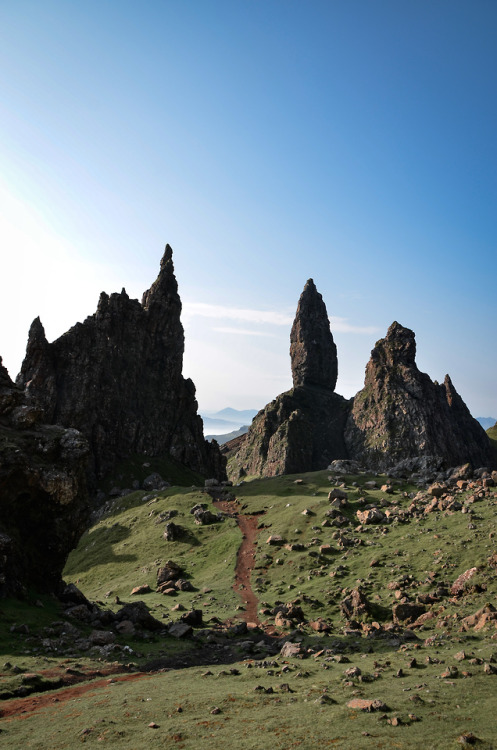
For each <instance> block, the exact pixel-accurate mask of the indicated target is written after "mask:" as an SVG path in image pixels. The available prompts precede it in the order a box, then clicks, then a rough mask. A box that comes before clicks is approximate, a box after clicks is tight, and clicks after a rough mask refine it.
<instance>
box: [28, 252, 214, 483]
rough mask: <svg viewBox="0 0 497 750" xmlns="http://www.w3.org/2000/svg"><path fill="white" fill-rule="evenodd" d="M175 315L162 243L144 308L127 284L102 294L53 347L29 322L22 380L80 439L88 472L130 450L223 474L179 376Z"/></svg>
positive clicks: (188, 384)
mask: <svg viewBox="0 0 497 750" xmlns="http://www.w3.org/2000/svg"><path fill="white" fill-rule="evenodd" d="M180 314H181V300H180V298H179V294H178V284H177V282H176V278H175V275H174V267H173V261H172V250H171V247H170V246H169V245H167V246H166V249H165V252H164V255H163V258H162V261H161V266H160V271H159V275H158V277H157V279H156V280H155V281H154V283H153V284H152V286H151V287H150V289H149V290H148V291H146V292H145V294H144V295H143V300H142V303H141V304H140V303H139V302H138V300H133V299H130V298H129V297H128V295H127V294H126V292H125V291H124V289H123V291H122V292H121V293H120V294H117V293H115V294H111V295H110V296H109V295H107V294H105V293H102V294H101V296H100V300H99V303H98V308H97V312H96V313H95V314H94V315H92V316H90V317H88V318H87V319H86V320H85V321H84V323H78V324H77V325H75V326H74V327H73V328H71V329H70V330H69V331H67V333H65V334H64V335H63V336H61V337H60V338H59V339H57V340H56V341H54V342H52V343H50V344H49V343H48V342H47V341H46V339H45V337H44V332H43V327H42V326H41V323H40V322H39V321H35V322H34V324H33V326H32V329H31V331H30V339H29V343H28V349H27V352H26V358H25V360H24V362H23V365H22V370H21V375H20V376H19V380H18V383H19V385H21V386H23V387H24V388H25V389H26V394H27V396H28V398H30V399H31V400H32V401H33V402H34V404H35V405H36V406H38V407H41V408H42V409H43V412H44V415H45V419H46V420H47V421H49V422H50V423H56V424H61V425H64V426H67V427H76V428H77V429H79V430H81V432H83V434H84V435H86V437H87V438H88V440H89V442H90V446H91V449H92V457H93V470H94V476H96V477H102V476H104V475H105V474H106V473H108V472H109V471H110V470H112V468H113V467H114V465H115V464H116V462H117V461H118V460H120V459H125V458H128V457H130V456H132V455H136V454H138V455H149V456H163V455H167V454H169V455H171V456H173V457H174V458H175V459H177V460H178V461H180V462H181V463H183V464H185V465H186V466H188V467H189V468H190V469H192V470H194V471H197V472H198V473H200V474H204V475H207V476H218V477H219V478H222V477H223V475H224V466H223V460H222V458H221V456H220V454H219V450H218V448H217V446H214V445H212V444H211V443H207V442H206V441H205V440H204V437H203V432H202V420H201V419H200V417H199V416H198V415H197V402H196V400H195V386H194V385H193V383H192V381H191V380H185V378H183V375H182V366H183V352H184V332H183V326H182V324H181V320H180ZM35 386H36V387H35ZM48 386H49V387H48Z"/></svg>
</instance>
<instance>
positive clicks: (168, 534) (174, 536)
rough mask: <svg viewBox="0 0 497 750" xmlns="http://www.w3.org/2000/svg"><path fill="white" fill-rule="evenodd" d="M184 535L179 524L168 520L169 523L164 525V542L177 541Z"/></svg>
mask: <svg viewBox="0 0 497 750" xmlns="http://www.w3.org/2000/svg"><path fill="white" fill-rule="evenodd" d="M184 535H185V530H184V528H183V527H182V526H179V525H178V524H176V523H174V522H173V521H169V523H166V525H165V527H164V534H163V537H164V539H165V540H166V542H177V541H178V540H180V539H181V538H182V537H184Z"/></svg>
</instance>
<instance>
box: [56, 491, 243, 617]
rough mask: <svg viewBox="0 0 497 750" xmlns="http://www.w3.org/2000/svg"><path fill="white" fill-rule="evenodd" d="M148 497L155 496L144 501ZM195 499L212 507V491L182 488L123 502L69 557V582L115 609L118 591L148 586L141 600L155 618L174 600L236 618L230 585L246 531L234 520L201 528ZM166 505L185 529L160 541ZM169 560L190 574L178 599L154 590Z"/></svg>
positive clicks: (126, 596) (124, 596)
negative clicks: (195, 514) (174, 537)
mask: <svg viewBox="0 0 497 750" xmlns="http://www.w3.org/2000/svg"><path fill="white" fill-rule="evenodd" d="M151 494H152V495H153V497H152V500H148V501H147V500H146V501H145V502H144V501H143V498H144V497H145V498H147V497H148V498H150V495H151ZM197 503H206V504H207V505H208V506H209V508H210V509H211V510H212V511H215V508H214V507H213V505H212V502H211V499H210V497H209V496H208V495H207V494H205V493H203V492H201V491H200V490H187V489H184V488H180V487H173V488H171V489H169V490H167V491H165V492H160V493H150V492H149V493H144V492H142V491H140V492H135V493H133V494H131V495H127V496H126V497H124V498H120V499H118V500H117V501H116V503H115V505H114V509H113V511H112V513H111V514H110V515H108V516H107V517H105V518H103V519H102V520H101V521H100V522H99V523H97V524H96V525H95V526H94V527H93V528H92V529H90V530H89V531H88V532H86V533H85V534H84V535H83V537H82V538H81V540H80V542H79V545H78V547H77V549H76V550H74V551H73V552H72V553H71V554H70V555H69V558H68V561H67V565H66V568H65V571H64V577H65V579H66V580H70V581H72V582H74V583H76V585H77V586H78V587H79V588H80V589H81V590H82V591H83V592H84V593H85V595H86V596H87V597H88V598H89V599H91V600H99V601H105V602H106V604H107V606H108V607H109V608H114V609H116V608H117V607H116V606H115V605H113V604H112V602H113V601H114V598H115V597H116V596H118V597H119V598H120V599H121V600H123V601H131V598H130V593H131V590H132V589H133V588H134V587H136V586H140V585H144V584H148V585H149V586H150V588H151V589H152V590H153V593H150V594H146V595H142V596H140V598H141V599H144V600H145V601H146V603H147V605H148V606H149V607H150V609H151V610H152V613H153V614H154V615H155V616H156V617H158V618H161V617H162V615H163V614H165V613H166V612H169V611H170V609H171V607H172V606H173V605H174V604H176V603H177V602H181V603H182V604H183V605H184V606H185V607H187V608H190V607H194V606H195V607H199V606H201V607H202V608H203V610H204V612H205V613H206V616H210V617H212V616H216V617H221V618H223V619H226V618H227V617H230V616H233V615H234V614H235V611H236V607H237V606H238V604H239V600H238V598H237V597H236V595H235V594H234V592H233V591H232V590H231V582H232V580H233V576H234V569H235V563H236V553H237V550H238V547H239V545H240V542H241V534H240V532H239V530H238V526H237V525H236V521H235V520H234V519H231V518H227V519H226V520H225V521H223V522H222V523H214V524H211V525H208V526H197V525H196V524H195V522H194V517H193V515H192V514H191V513H190V510H191V508H192V507H193V506H194V505H196V504H197ZM168 510H176V511H178V514H177V515H176V516H175V517H174V518H173V519H172V520H173V522H174V523H175V524H177V525H179V526H181V527H183V528H184V529H185V540H184V541H177V542H166V541H165V540H164V539H163V532H164V527H165V524H166V521H162V522H159V523H157V521H158V518H159V516H160V514H161V513H164V512H165V511H168ZM170 559H171V560H174V562H177V563H178V564H180V565H181V566H182V567H183V568H184V571H185V575H184V577H186V578H188V579H191V581H192V584H193V585H194V587H195V591H193V592H186V591H185V592H178V594H177V595H176V596H175V597H166V596H164V595H162V594H156V593H155V588H156V581H157V569H158V568H159V567H161V566H162V565H163V564H164V563H165V562H166V561H167V560H170ZM205 588H209V589H211V591H209V592H208V595H206V594H204V593H203V589H205Z"/></svg>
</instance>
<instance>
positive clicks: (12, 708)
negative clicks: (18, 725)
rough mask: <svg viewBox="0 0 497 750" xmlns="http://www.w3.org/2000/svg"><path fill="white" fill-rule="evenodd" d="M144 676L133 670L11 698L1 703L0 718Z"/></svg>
mask: <svg viewBox="0 0 497 750" xmlns="http://www.w3.org/2000/svg"><path fill="white" fill-rule="evenodd" d="M146 676H147V675H144V674H142V672H134V673H133V674H127V675H120V676H119V677H112V678H111V679H103V680H93V681H92V682H86V683H85V684H84V685H77V686H72V687H67V688H61V690H52V691H50V692H48V693H41V694H38V695H36V696H34V697H33V698H29V697H28V698H13V699H12V700H8V701H5V702H3V703H2V706H1V708H0V718H2V719H8V720H10V721H12V719H13V718H14V717H17V718H21V717H22V718H27V717H28V716H30V715H31V714H34V713H36V712H37V711H40V710H41V709H42V708H46V707H47V706H52V705H53V704H55V703H67V701H70V700H73V699H74V698H79V696H80V695H84V694H85V693H88V692H89V691H90V690H97V689H98V688H103V687H106V686H107V685H108V684H109V683H110V682H111V680H112V681H114V682H128V681H129V680H137V679H143V678H144V677H146Z"/></svg>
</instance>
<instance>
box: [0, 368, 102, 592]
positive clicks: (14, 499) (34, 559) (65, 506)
mask: <svg viewBox="0 0 497 750" xmlns="http://www.w3.org/2000/svg"><path fill="white" fill-rule="evenodd" d="M88 452H89V449H88V443H87V441H86V440H85V438H84V437H83V435H81V433H79V432H78V431H77V430H75V429H66V428H63V427H59V426H55V425H46V424H43V423H41V422H40V412H39V411H38V410H37V409H34V408H33V407H32V406H30V405H29V404H28V403H27V402H26V399H25V396H24V394H23V392H22V390H21V389H19V388H18V387H16V386H15V385H14V383H13V382H12V381H11V379H10V377H9V375H8V373H7V370H6V369H5V368H4V367H3V365H2V360H1V357H0V596H22V595H24V594H25V593H26V591H27V589H28V588H31V587H33V588H34V589H36V590H38V591H47V592H57V591H58V589H59V586H60V584H61V574H62V570H63V567H64V564H65V561H66V558H67V556H68V554H69V552H70V551H71V549H72V548H73V547H75V545H76V544H77V542H78V540H79V538H80V536H81V534H82V533H83V531H84V530H85V528H86V527H87V524H88V521H89V502H88V493H87V486H86V468H87V459H88Z"/></svg>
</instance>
